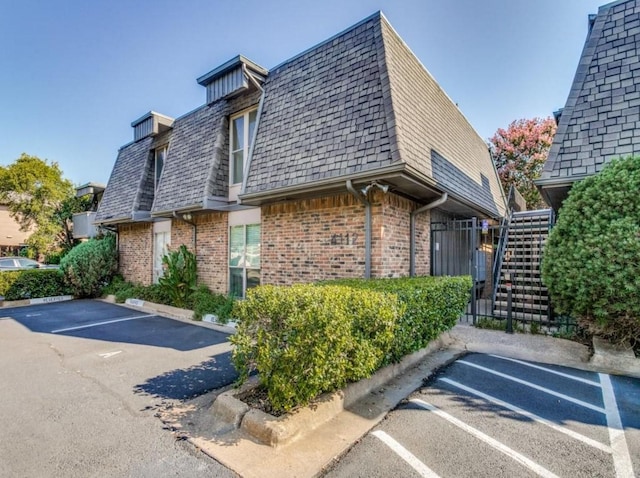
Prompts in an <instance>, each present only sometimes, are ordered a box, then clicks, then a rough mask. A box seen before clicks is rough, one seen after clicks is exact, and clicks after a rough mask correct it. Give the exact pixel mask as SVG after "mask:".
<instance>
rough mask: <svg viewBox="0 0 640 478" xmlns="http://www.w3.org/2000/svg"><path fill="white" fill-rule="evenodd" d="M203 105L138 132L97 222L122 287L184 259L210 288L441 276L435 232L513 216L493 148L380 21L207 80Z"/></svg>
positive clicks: (151, 119)
mask: <svg viewBox="0 0 640 478" xmlns="http://www.w3.org/2000/svg"><path fill="white" fill-rule="evenodd" d="M198 83H199V84H200V85H202V86H203V87H204V88H205V89H206V103H205V104H204V105H203V106H202V107H200V108H198V109H196V110H195V111H192V112H190V113H187V114H186V115H184V116H182V117H180V118H177V119H175V120H174V119H172V118H169V117H166V116H163V115H160V114H158V113H155V112H150V113H148V114H146V115H145V116H143V117H141V118H140V119H138V120H136V121H134V122H133V123H132V126H133V129H134V141H133V142H131V143H129V144H127V145H125V146H123V147H122V148H121V149H120V150H119V153H118V158H117V160H116V163H115V166H114V169H113V172H112V174H111V178H110V180H109V183H108V185H107V188H106V191H105V193H104V197H103V200H102V203H101V204H100V207H99V209H98V212H97V217H96V222H97V223H98V224H100V225H103V226H108V227H111V228H114V229H116V230H117V232H118V237H119V241H118V244H119V253H120V269H121V272H122V274H123V275H124V276H125V278H126V279H128V280H132V281H135V282H139V283H143V284H149V283H151V282H153V281H155V280H157V278H158V276H159V274H161V273H162V269H161V257H162V255H163V253H164V251H166V249H167V247H176V246H178V245H180V244H185V245H187V246H188V247H189V248H190V249H191V250H192V251H193V252H195V254H196V256H197V260H198V277H199V280H200V281H201V282H203V283H205V284H207V285H208V286H209V287H210V288H211V289H212V290H216V291H220V292H231V293H234V294H236V295H243V294H244V291H245V290H246V288H247V287H251V286H253V285H256V284H259V283H270V284H291V283H296V282H311V281H315V280H319V279H330V278H338V277H368V276H371V277H399V276H407V275H410V274H417V275H425V274H429V273H430V255H431V246H430V228H431V223H432V221H441V220H444V219H448V218H454V217H457V218H465V217H471V216H478V217H481V218H493V219H497V218H499V217H502V216H503V215H504V214H505V200H504V195H503V192H502V189H501V186H500V183H499V181H498V177H497V174H496V172H495V169H494V167H493V163H492V161H491V158H490V156H489V152H488V149H487V146H486V144H485V142H484V141H483V140H482V138H480V137H479V136H478V134H477V133H476V132H475V131H474V130H473V128H472V127H471V125H470V124H469V123H468V121H467V120H466V119H465V117H464V116H463V115H462V113H461V112H460V111H459V109H458V107H457V106H456V105H455V104H454V103H453V102H452V101H451V100H450V99H449V97H448V96H447V95H446V94H445V92H444V91H443V90H442V89H441V88H440V87H439V85H438V84H437V83H436V81H435V80H434V79H433V77H432V76H431V75H430V74H429V73H428V72H427V70H426V69H425V68H424V67H423V66H422V65H421V63H420V61H419V60H418V59H417V58H416V57H415V56H414V55H413V53H412V52H411V50H410V49H409V48H408V46H407V45H406V44H405V43H404V42H403V41H402V39H401V38H400V37H399V36H398V34H397V33H396V32H395V31H394V30H393V28H392V27H391V26H390V24H389V23H388V21H387V20H386V18H385V17H384V16H383V15H382V14H381V13H376V14H374V15H372V16H370V17H368V18H366V19H364V20H363V21H361V22H359V23H358V24H356V25H354V26H352V27H350V28H349V29H347V30H345V31H344V32H342V33H339V34H338V35H336V36H334V37H332V38H330V39H328V40H326V41H324V42H322V43H320V44H319V45H316V46H314V47H313V48H311V49H309V50H307V51H305V52H303V53H301V54H299V55H297V56H295V57H294V58H291V59H289V60H287V61H285V62H284V63H282V64H280V65H278V66H276V67H274V68H272V69H270V70H267V69H265V68H263V67H261V66H259V65H257V64H256V63H253V62H251V61H249V60H248V59H246V58H244V57H242V56H238V57H236V58H234V59H232V60H230V61H228V62H227V63H225V64H223V65H221V66H219V67H218V68H216V69H214V70H212V71H211V72H209V73H207V74H205V75H203V76H202V77H200V78H198Z"/></svg>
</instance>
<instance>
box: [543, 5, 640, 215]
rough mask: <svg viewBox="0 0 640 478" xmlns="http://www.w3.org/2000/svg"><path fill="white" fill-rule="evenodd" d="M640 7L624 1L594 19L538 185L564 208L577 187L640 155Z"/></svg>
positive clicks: (606, 7) (554, 204) (552, 202)
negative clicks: (616, 160)
mask: <svg viewBox="0 0 640 478" xmlns="http://www.w3.org/2000/svg"><path fill="white" fill-rule="evenodd" d="M639 46H640V2H639V1H638V0H621V1H617V2H613V3H609V4H607V5H604V6H602V7H600V9H599V11H598V14H597V15H590V16H589V34H588V35H587V39H586V41H585V45H584V49H583V51H582V56H581V57H580V61H579V63H578V68H577V71H576V75H575V78H574V80H573V85H572V86H571V91H570V93H569V97H568V98H567V104H566V106H565V107H564V108H563V109H562V110H561V111H560V112H558V113H557V114H556V118H558V116H559V122H558V131H557V132H556V136H555V139H554V141H553V144H552V146H551V150H550V152H549V158H548V159H547V162H546V164H545V166H544V170H543V173H542V176H541V178H540V179H539V180H537V181H536V184H537V185H538V187H539V188H540V192H541V193H542V195H543V196H544V198H545V200H546V201H547V202H548V203H549V204H550V205H551V206H552V207H553V208H554V209H556V210H557V209H559V208H560V206H561V205H562V201H563V200H564V199H565V198H566V197H567V194H568V192H569V190H570V189H571V186H572V185H573V183H574V182H576V181H579V180H581V179H583V178H585V177H587V176H591V175H593V174H595V173H597V172H598V171H600V170H601V169H602V168H603V166H604V165H605V164H606V163H607V162H609V161H610V160H611V159H613V158H617V157H620V156H629V155H635V154H639V153H640V51H639Z"/></svg>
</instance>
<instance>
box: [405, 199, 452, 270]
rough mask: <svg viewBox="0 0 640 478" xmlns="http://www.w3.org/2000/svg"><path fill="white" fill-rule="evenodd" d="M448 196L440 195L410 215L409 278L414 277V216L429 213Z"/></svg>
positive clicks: (445, 200)
mask: <svg viewBox="0 0 640 478" xmlns="http://www.w3.org/2000/svg"><path fill="white" fill-rule="evenodd" d="M448 198H449V195H448V194H447V193H442V196H440V197H439V198H438V199H436V200H435V201H432V202H430V203H429V204H425V205H424V206H422V207H419V208H418V209H416V210H415V211H411V214H410V222H409V228H410V229H409V230H410V232H409V233H410V236H411V238H410V246H409V275H410V276H411V277H415V275H416V216H417V215H418V214H422V213H423V212H426V211H429V210H431V209H433V208H435V207H438V206H441V205H442V204H444V203H445V202H447V199H448Z"/></svg>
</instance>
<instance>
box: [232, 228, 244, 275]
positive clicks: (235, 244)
mask: <svg viewBox="0 0 640 478" xmlns="http://www.w3.org/2000/svg"><path fill="white" fill-rule="evenodd" d="M229 266H231V267H244V226H233V227H232V228H231V230H230V233H229Z"/></svg>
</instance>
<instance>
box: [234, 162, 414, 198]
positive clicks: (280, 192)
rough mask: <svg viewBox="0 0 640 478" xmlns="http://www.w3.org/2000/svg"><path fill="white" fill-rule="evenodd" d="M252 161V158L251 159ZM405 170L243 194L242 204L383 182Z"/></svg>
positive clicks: (362, 173) (388, 169)
mask: <svg viewBox="0 0 640 478" xmlns="http://www.w3.org/2000/svg"><path fill="white" fill-rule="evenodd" d="M250 159H251V158H250ZM404 170H405V164H404V163H397V164H393V165H391V166H386V167H384V168H378V169H373V170H365V171H359V172H357V173H353V174H349V175H345V176H339V177H333V178H327V179H321V180H319V181H314V182H313V183H303V184H296V185H294V186H285V187H283V188H278V189H272V190H269V191H264V192H257V193H249V194H241V196H242V198H241V203H242V202H249V201H252V200H261V201H269V200H274V199H282V198H283V197H287V196H290V195H293V194H296V193H310V192H322V191H325V190H327V189H331V188H335V187H336V186H337V185H339V184H342V181H358V180H361V179H362V180H367V181H369V180H371V181H375V180H381V179H384V178H385V176H389V175H392V174H394V173H401V172H404Z"/></svg>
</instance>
